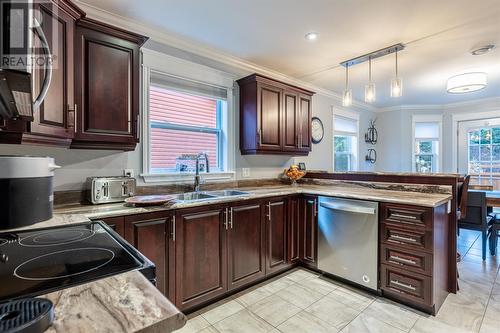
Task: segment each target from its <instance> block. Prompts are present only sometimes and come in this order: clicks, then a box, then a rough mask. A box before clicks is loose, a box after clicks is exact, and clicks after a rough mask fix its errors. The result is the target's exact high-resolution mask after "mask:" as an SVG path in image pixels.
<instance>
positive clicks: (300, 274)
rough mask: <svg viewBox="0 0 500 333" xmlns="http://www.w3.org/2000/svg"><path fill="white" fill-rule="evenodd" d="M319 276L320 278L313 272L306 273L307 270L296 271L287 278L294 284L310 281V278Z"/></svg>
mask: <svg viewBox="0 0 500 333" xmlns="http://www.w3.org/2000/svg"><path fill="white" fill-rule="evenodd" d="M317 276H318V274H316V273H313V272H311V271H306V270H305V269H297V270H295V271H292V272H291V273H290V274H288V275H287V276H286V277H287V278H289V279H290V280H292V281H294V282H299V281H302V280H305V279H310V278H313V277H317Z"/></svg>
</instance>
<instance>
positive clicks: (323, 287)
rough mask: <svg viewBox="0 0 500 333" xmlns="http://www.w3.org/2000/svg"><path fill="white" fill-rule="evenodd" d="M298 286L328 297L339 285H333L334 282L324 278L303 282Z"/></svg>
mask: <svg viewBox="0 0 500 333" xmlns="http://www.w3.org/2000/svg"><path fill="white" fill-rule="evenodd" d="M298 284H300V285H302V286H304V287H306V288H308V289H311V290H313V291H316V292H318V293H320V294H323V295H327V294H329V293H331V292H332V291H334V290H335V289H337V288H338V285H337V284H335V283H333V281H332V280H330V279H328V278H324V277H314V278H310V279H305V280H301V281H299V282H298Z"/></svg>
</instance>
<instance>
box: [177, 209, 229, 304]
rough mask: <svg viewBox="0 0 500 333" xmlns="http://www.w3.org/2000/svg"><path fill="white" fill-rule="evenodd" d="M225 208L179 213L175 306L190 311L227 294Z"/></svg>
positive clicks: (191, 210)
mask: <svg viewBox="0 0 500 333" xmlns="http://www.w3.org/2000/svg"><path fill="white" fill-rule="evenodd" d="M225 212H226V209H225V207H219V206H216V207H213V206H212V207H203V208H193V209H186V210H181V211H178V212H177V213H176V223H175V225H176V227H175V230H176V236H175V295H176V296H175V305H176V306H177V307H178V308H179V309H180V310H186V309H189V308H192V307H194V306H197V305H200V304H203V302H207V301H209V300H210V299H213V298H214V297H217V296H220V295H222V294H224V293H225V292H226V291H227V262H226V260H227V248H226V231H227V230H226V227H225V226H226V224H225V221H226V215H225Z"/></svg>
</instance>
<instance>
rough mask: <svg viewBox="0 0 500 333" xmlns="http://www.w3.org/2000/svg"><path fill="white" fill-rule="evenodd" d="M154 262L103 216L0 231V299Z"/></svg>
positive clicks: (147, 269)
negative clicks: (42, 226)
mask: <svg viewBox="0 0 500 333" xmlns="http://www.w3.org/2000/svg"><path fill="white" fill-rule="evenodd" d="M134 269H139V270H140V271H141V272H142V273H143V274H144V275H145V276H146V277H147V278H148V279H149V280H151V281H154V265H153V264H152V263H151V262H150V261H149V260H148V259H147V258H145V257H144V256H143V255H142V254H140V253H139V252H138V251H137V250H135V249H134V248H133V247H132V246H130V245H129V244H128V243H127V242H125V241H124V240H123V239H122V238H121V237H120V236H118V235H117V234H116V233H115V232H114V231H112V230H111V229H110V228H109V227H108V226H106V225H105V224H104V223H103V222H90V223H85V224H78V225H71V226H62V227H54V228H47V229H38V230H30V231H20V232H16V233H0V302H1V301H6V300H10V299H15V298H19V297H31V296H36V295H40V294H46V293H48V292H51V291H55V290H58V289H62V288H67V287H70V286H74V285H77V284H81V283H85V282H89V281H93V280H97V279H101V278H103V277H107V276H111V275H114V274H118V273H122V272H125V271H129V270H134Z"/></svg>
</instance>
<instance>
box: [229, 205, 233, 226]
mask: <svg viewBox="0 0 500 333" xmlns="http://www.w3.org/2000/svg"><path fill="white" fill-rule="evenodd" d="M229 212H230V214H231V216H230V219H229V225H230V226H231V229H233V207H231V208H230V209H229Z"/></svg>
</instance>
